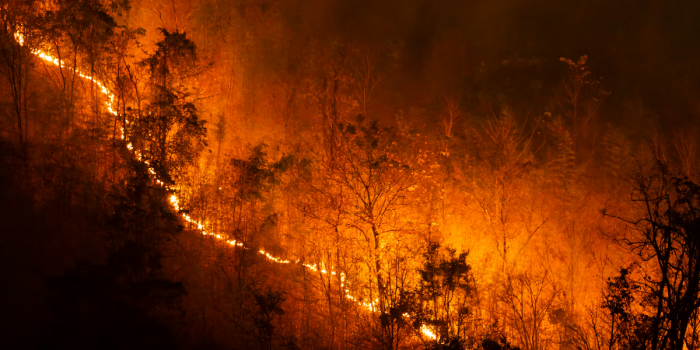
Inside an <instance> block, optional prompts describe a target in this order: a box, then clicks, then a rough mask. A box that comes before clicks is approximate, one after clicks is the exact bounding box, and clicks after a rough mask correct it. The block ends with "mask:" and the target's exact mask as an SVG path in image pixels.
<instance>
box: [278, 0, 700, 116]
mask: <svg viewBox="0 0 700 350" xmlns="http://www.w3.org/2000/svg"><path fill="white" fill-rule="evenodd" d="M293 7H294V6H293ZM293 7H290V8H293ZM288 16H289V18H290V19H291V20H290V24H291V25H290V28H294V29H293V30H296V31H297V33H296V34H295V35H296V36H297V37H298V38H315V39H319V38H320V39H321V40H323V39H324V38H325V39H331V38H338V37H340V38H345V39H347V40H353V41H358V42H366V43H370V44H376V45H379V46H382V45H386V43H389V42H392V43H400V44H401V45H404V49H405V50H406V52H407V53H408V54H407V58H406V63H405V66H404V71H403V73H404V74H407V75H409V76H411V77H412V79H413V81H414V83H415V84H425V79H426V78H427V79H430V78H429V77H425V75H426V74H429V73H426V67H427V65H428V62H429V60H430V58H431V55H433V54H434V53H435V49H436V46H437V45H441V44H442V45H445V43H448V44H447V45H448V46H449V43H452V44H453V45H454V46H460V45H462V46H464V47H466V51H467V56H468V57H467V58H466V62H468V63H469V64H470V65H473V66H476V65H478V64H480V63H481V62H484V61H485V62H486V63H487V64H495V62H501V61H503V60H507V59H513V58H518V57H528V58H537V59H540V60H543V61H544V62H545V63H544V64H543V65H541V66H540V67H539V71H538V72H537V74H540V75H542V77H541V79H542V80H544V81H547V80H548V79H549V80H552V81H555V80H557V79H560V76H561V73H562V72H561V69H559V68H561V64H558V63H557V62H558V59H559V57H567V58H571V59H576V58H578V57H580V56H581V55H584V54H587V55H588V56H589V61H588V62H589V68H590V70H591V71H592V72H593V73H594V74H595V75H596V76H600V77H602V78H603V81H604V84H605V88H606V90H608V91H611V92H612V95H611V96H610V97H609V101H608V102H607V103H606V108H607V111H608V113H609V114H611V115H613V114H615V115H621V114H624V113H623V112H624V110H625V109H626V108H627V109H629V105H630V103H631V101H635V103H636V104H637V105H639V102H640V101H641V102H642V105H643V107H641V109H644V110H647V111H646V112H645V113H646V114H649V115H652V114H655V115H657V116H658V118H660V119H662V120H665V122H664V123H661V124H662V126H668V125H680V124H683V123H687V122H689V121H691V122H692V121H694V120H696V119H697V116H698V115H699V114H700V105H699V104H698V102H697V100H698V96H699V94H700V69H699V68H698V67H699V66H700V2H697V1H658V0H651V1H649V0H586V1H578V0H574V1H563V0H530V1H524V0H500V1H492V0H490V1H486V0H466V1H458V0H443V1H428V0H400V1H397V0H392V1H376V0H375V1H373V0H339V1H332V2H331V1H318V0H311V1H300V2H299V3H297V4H296V11H290V12H289V13H288ZM557 67H559V68H557ZM515 74H517V73H515ZM626 106H627V107H626ZM628 114H629V113H628ZM632 114H634V113H632ZM610 118H618V119H620V121H621V122H623V123H624V122H625V121H624V120H623V119H625V118H627V119H629V118H631V117H630V116H627V117H610ZM627 122H629V121H627ZM669 122H670V123H669Z"/></svg>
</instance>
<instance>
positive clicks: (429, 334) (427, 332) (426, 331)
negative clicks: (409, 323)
mask: <svg viewBox="0 0 700 350" xmlns="http://www.w3.org/2000/svg"><path fill="white" fill-rule="evenodd" d="M420 332H421V333H423V335H425V336H426V337H428V338H430V339H433V340H435V339H437V335H435V333H433V331H431V330H430V328H428V326H426V325H422V326H421V327H420Z"/></svg>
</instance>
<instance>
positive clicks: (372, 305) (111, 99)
mask: <svg viewBox="0 0 700 350" xmlns="http://www.w3.org/2000/svg"><path fill="white" fill-rule="evenodd" d="M14 38H15V40H16V41H17V42H18V43H19V45H20V46H23V45H24V35H23V34H21V33H20V32H15V34H14ZM30 52H31V53H32V54H34V55H36V56H37V57H39V58H40V59H42V60H43V61H45V62H48V63H51V64H53V65H55V66H57V67H60V68H64V67H66V65H65V64H64V62H63V61H62V60H59V59H58V58H56V57H53V56H51V54H49V53H47V52H44V51H42V50H39V49H33V50H31V51H30ZM69 69H71V70H73V69H72V68H70V67H69ZM75 73H76V74H78V75H79V76H80V77H81V78H83V79H85V80H89V81H91V82H92V83H94V84H95V85H97V87H99V88H100V92H102V94H103V95H104V96H105V97H106V98H107V101H105V107H106V108H107V111H108V112H109V113H110V114H111V115H113V116H117V115H118V113H117V111H116V110H115V109H114V103H115V100H116V97H115V95H114V94H112V93H111V92H110V91H109V89H108V88H107V86H106V85H105V84H104V83H103V82H102V81H100V80H98V79H96V78H95V77H92V76H89V75H87V74H85V73H82V72H81V71H80V70H79V69H75ZM125 122H126V123H128V120H125ZM120 130H121V135H120V137H121V139H122V140H125V139H126V132H125V130H124V127H123V126H122V127H121V128H120ZM126 148H127V149H128V150H129V151H131V152H132V154H134V156H135V157H136V158H137V159H138V160H139V161H142V157H141V153H140V152H139V151H138V150H136V149H135V147H134V145H133V144H132V143H131V142H129V143H127V145H126ZM142 162H143V163H144V164H145V165H146V166H147V169H148V173H149V174H150V176H151V178H152V179H153V180H154V181H155V183H157V184H159V185H160V186H165V183H164V182H163V180H162V179H160V178H159V177H158V174H157V173H156V171H155V169H154V168H153V167H151V165H150V163H149V162H148V161H147V160H146V161H142ZM167 188H168V189H171V188H170V187H167ZM176 189H177V190H179V189H180V186H177V187H176ZM219 190H221V187H219ZM179 203H180V200H179V198H178V197H177V195H175V194H173V195H171V196H170V205H171V206H172V207H173V209H175V211H177V212H180V204H179ZM180 216H181V217H182V219H183V220H185V221H187V222H188V223H191V224H193V225H196V228H197V230H199V231H200V232H201V233H202V235H204V236H207V235H208V236H212V237H214V238H216V239H218V240H220V241H222V242H224V243H227V244H229V245H230V246H232V247H234V248H235V247H241V248H243V249H248V248H247V247H245V245H244V244H243V242H238V241H236V240H235V239H229V240H227V239H226V238H225V237H224V236H222V235H221V234H215V233H213V232H208V231H206V230H205V227H204V226H205V225H204V224H202V222H201V221H195V220H193V219H192V218H191V217H190V216H189V215H187V214H185V213H180ZM258 253H259V254H261V255H263V256H265V257H266V258H267V259H268V260H269V261H271V262H275V263H278V264H292V263H293V264H296V265H300V266H303V267H305V268H307V269H309V270H311V271H314V272H318V271H319V267H318V265H311V264H306V263H303V262H301V260H296V261H294V262H292V261H290V260H287V259H283V258H280V257H277V256H274V255H272V254H270V253H268V252H267V251H265V250H264V249H260V250H258ZM320 272H321V273H322V274H328V273H330V274H331V275H336V272H335V271H333V270H330V269H327V268H326V267H325V265H324V264H323V263H321V268H320ZM345 277H346V276H345V274H344V273H342V272H341V273H340V280H341V288H343V290H344V292H345V297H346V298H347V299H348V300H351V301H353V302H354V303H355V304H356V305H358V306H360V307H362V308H364V309H366V310H367V311H370V312H376V311H377V304H378V302H379V299H375V300H374V301H371V300H370V301H368V302H363V301H361V299H360V298H357V297H355V296H353V295H352V294H351V293H350V290H349V289H347V288H345V279H346V278H345ZM420 330H421V332H422V333H423V334H424V335H425V336H427V337H429V338H431V339H437V336H436V335H435V333H433V332H432V331H431V330H430V329H429V328H428V327H427V326H426V325H423V326H422V327H421V328H420Z"/></svg>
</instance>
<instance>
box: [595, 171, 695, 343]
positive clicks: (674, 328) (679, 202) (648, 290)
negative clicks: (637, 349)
mask: <svg viewBox="0 0 700 350" xmlns="http://www.w3.org/2000/svg"><path fill="white" fill-rule="evenodd" d="M632 183H633V185H634V192H633V194H632V201H633V204H634V205H635V206H636V208H637V209H638V213H639V217H638V218H635V219H624V218H620V217H617V216H613V217H616V218H618V219H621V220H623V221H624V222H625V223H627V226H628V227H629V228H630V229H631V230H630V231H631V232H632V234H629V235H626V236H625V237H623V241H624V242H625V243H627V244H628V245H629V247H630V248H631V250H632V251H633V252H635V253H637V254H638V255H639V257H640V259H642V260H643V261H646V262H650V263H653V265H655V267H656V269H658V273H654V274H649V275H647V276H645V280H644V281H640V285H643V286H644V287H643V290H642V293H643V295H644V298H645V300H648V301H652V302H653V303H650V306H653V308H654V310H652V314H653V316H652V317H651V320H650V321H649V324H648V325H647V327H648V329H649V336H648V337H649V338H650V339H647V340H646V342H648V344H649V347H650V348H651V349H652V350H661V349H672V350H682V349H683V348H684V343H685V338H686V333H687V331H688V326H689V324H690V321H691V317H693V314H694V313H695V312H696V311H697V310H698V308H699V307H700V291H699V288H698V285H700V239H699V238H698V237H700V185H699V184H697V183H695V182H693V181H691V180H689V179H688V178H686V177H682V176H676V175H675V174H673V173H672V172H671V171H670V170H669V167H668V166H667V165H666V164H665V163H663V162H661V161H657V163H656V164H655V166H654V167H653V168H652V169H651V170H650V171H643V170H641V169H640V170H638V172H637V174H636V175H635V176H634V177H633V179H632ZM604 214H606V213H605V211H604ZM606 215H607V214H606Z"/></svg>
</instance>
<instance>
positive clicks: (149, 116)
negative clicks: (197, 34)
mask: <svg viewBox="0 0 700 350" xmlns="http://www.w3.org/2000/svg"><path fill="white" fill-rule="evenodd" d="M161 33H162V34H163V37H164V38H163V40H161V41H159V42H158V43H157V44H156V45H157V50H156V52H154V53H153V54H152V55H151V56H149V57H148V58H147V59H146V60H144V61H143V62H142V65H144V66H146V67H147V68H148V72H149V74H150V81H149V84H150V101H149V103H148V104H147V105H146V106H145V107H144V108H143V110H131V112H130V113H127V120H128V122H127V127H126V128H125V129H126V131H127V134H128V135H129V141H131V142H132V143H133V144H134V147H135V148H136V149H138V150H140V152H141V156H142V158H143V159H144V160H145V161H148V162H149V163H150V164H151V165H152V166H153V167H154V168H155V169H156V170H155V171H156V172H158V173H159V175H160V176H161V177H162V178H165V179H168V178H170V177H171V176H172V177H173V180H177V179H181V178H182V177H183V176H184V174H185V172H186V171H187V167H188V166H190V165H192V164H194V160H195V159H197V157H198V156H199V152H200V151H201V150H202V149H203V148H204V147H205V146H206V145H207V142H206V139H205V138H206V127H205V124H206V122H205V121H204V120H202V119H200V118H199V113H198V111H197V107H196V106H195V105H194V103H193V101H192V100H191V99H190V98H189V92H188V89H187V85H186V83H187V81H186V80H187V78H188V76H189V75H190V74H193V72H194V71H195V69H196V53H195V50H196V48H195V45H194V43H193V42H191V41H190V40H189V39H187V38H186V36H185V34H184V33H179V32H177V31H176V32H175V33H170V32H168V31H167V30H165V29H161Z"/></svg>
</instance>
